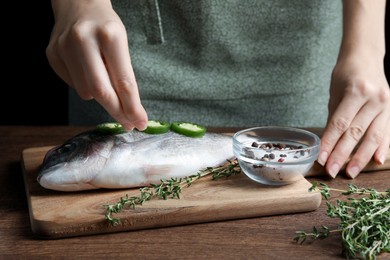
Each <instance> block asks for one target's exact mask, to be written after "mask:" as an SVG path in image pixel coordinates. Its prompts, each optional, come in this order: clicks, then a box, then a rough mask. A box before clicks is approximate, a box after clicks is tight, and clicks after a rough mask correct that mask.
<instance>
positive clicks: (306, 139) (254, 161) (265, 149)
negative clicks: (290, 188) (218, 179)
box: [233, 126, 320, 185]
mask: <svg viewBox="0 0 390 260" xmlns="http://www.w3.org/2000/svg"><path fill="white" fill-rule="evenodd" d="M319 148H320V138H319V137H318V136H317V135H316V134H314V133H311V132H309V131H306V130H303V129H299V128H293V127H283V126H260V127H253V128H248V129H244V130H241V131H238V132H236V133H235V134H234V135H233V153H234V156H235V157H236V158H237V161H238V163H239V165H240V167H241V169H242V171H243V172H244V173H245V174H246V175H247V176H248V177H249V178H251V179H252V180H254V181H256V182H259V183H262V184H266V185H286V184H290V183H293V182H296V181H298V180H301V179H303V178H304V176H305V175H306V174H307V172H308V171H309V170H310V168H311V167H312V166H313V164H314V162H315V161H316V160H317V158H318V153H319Z"/></svg>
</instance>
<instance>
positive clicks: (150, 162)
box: [37, 130, 234, 191]
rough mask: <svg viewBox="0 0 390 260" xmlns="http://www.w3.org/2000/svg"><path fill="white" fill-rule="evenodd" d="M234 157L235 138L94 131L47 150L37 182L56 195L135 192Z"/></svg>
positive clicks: (209, 134)
mask: <svg viewBox="0 0 390 260" xmlns="http://www.w3.org/2000/svg"><path fill="white" fill-rule="evenodd" d="M233 157H234V155H233V147H232V137H231V136H229V135H224V134H217V133H211V132H206V134H205V135H204V136H203V137H201V138H191V137H187V136H184V135H180V134H177V133H174V132H168V133H165V134H156V135H151V134H146V133H144V132H140V131H137V130H132V131H129V132H126V133H123V134H117V135H109V134H102V133H100V132H98V131H95V130H93V131H86V132H83V133H80V134H79V135H76V136H74V137H73V138H70V139H69V140H68V141H66V142H64V143H63V144H62V145H61V146H58V147H54V148H52V149H51V150H49V151H48V152H47V153H46V155H45V158H44V160H43V162H42V165H41V169H40V171H39V174H38V177H37V181H38V183H39V184H40V185H41V186H42V187H44V188H46V189H51V190H57V191H82V190H92V189H101V188H106V189H120V188H135V187H141V186H149V185H150V184H152V183H154V184H157V183H160V181H161V180H162V179H170V178H182V177H186V176H189V175H192V174H195V173H197V172H198V171H199V170H202V169H205V168H206V167H215V166H219V165H222V164H224V163H226V161H227V160H230V159H232V158H233Z"/></svg>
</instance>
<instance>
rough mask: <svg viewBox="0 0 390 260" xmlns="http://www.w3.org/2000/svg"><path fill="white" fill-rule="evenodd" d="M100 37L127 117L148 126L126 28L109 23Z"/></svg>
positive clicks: (142, 127) (115, 88) (114, 85)
mask: <svg viewBox="0 0 390 260" xmlns="http://www.w3.org/2000/svg"><path fill="white" fill-rule="evenodd" d="M98 38H99V42H100V43H101V44H100V46H101V51H102V53H103V56H104V61H105V65H106V68H107V70H108V73H109V75H110V80H111V83H112V85H113V87H114V90H115V92H116V94H117V97H118V98H119V102H120V104H121V110H122V111H123V112H124V115H125V116H126V119H127V120H128V121H130V122H131V123H132V124H133V125H134V126H135V127H136V128H138V129H144V128H146V124H147V115H146V112H145V109H144V108H143V106H142V105H141V100H140V96H139V92H138V86H137V82H136V79H135V75H134V71H133V67H132V66H131V62H130V54H129V51H128V43H127V35H126V33H125V28H124V27H123V28H119V27H118V26H116V24H112V23H107V24H106V25H105V28H104V30H101V31H100V33H99V36H98ZM134 126H131V125H130V126H129V127H134Z"/></svg>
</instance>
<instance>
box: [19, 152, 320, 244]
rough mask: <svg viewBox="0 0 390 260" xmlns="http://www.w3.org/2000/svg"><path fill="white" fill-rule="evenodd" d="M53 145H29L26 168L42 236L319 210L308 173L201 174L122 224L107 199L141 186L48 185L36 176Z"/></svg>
mask: <svg viewBox="0 0 390 260" xmlns="http://www.w3.org/2000/svg"><path fill="white" fill-rule="evenodd" d="M51 147H52V146H43V147H32V148H26V149H24V150H23V152H22V158H21V161H22V169H23V176H24V182H25V188H26V194H27V201H28V207H29V213H30V222H31V228H32V230H33V232H34V234H35V235H37V236H39V237H41V238H47V239H56V238H63V237H73V236H83V235H91V234H103V233H112V232H119V231H130V230H139V229H149V228H157V227H167V226H178V225H188V224H194V223H205V222H214V221H224V220H232V219H242V218H252V217H261V216H271V215H280V214H288V213H298V212H308V211H313V210H316V209H317V208H318V207H319V205H320V203H321V195H320V194H319V193H317V192H309V191H308V188H309V187H310V186H311V184H310V183H309V182H308V181H307V180H306V179H302V180H301V181H298V182H296V183H294V184H290V185H286V186H279V187H270V186H264V185H260V184H257V183H255V182H253V181H251V180H250V179H249V178H247V177H246V176H245V175H244V174H241V175H238V176H234V177H230V178H228V179H221V180H216V181H212V180H211V178H205V179H203V180H198V181H197V182H196V183H194V184H193V185H191V187H190V188H186V189H185V190H184V191H183V193H182V197H181V198H180V199H169V200H152V201H148V202H147V203H145V204H144V205H142V206H139V207H136V209H127V210H125V211H123V212H122V213H121V214H119V215H118V216H119V217H120V219H121V224H120V225H118V226H109V225H108V224H107V222H106V221H105V219H104V206H103V205H104V204H107V203H108V204H113V203H115V202H117V201H118V200H119V199H120V198H121V197H124V196H125V195H126V194H128V195H129V196H133V195H138V194H139V191H138V189H121V190H103V189H101V190H95V191H83V192H58V191H52V190H47V189H44V188H43V187H41V186H40V185H39V183H38V182H37V181H36V177H37V173H38V170H39V167H40V165H41V163H42V160H43V158H44V155H45V154H46V152H47V151H48V150H49V149H50V148H51Z"/></svg>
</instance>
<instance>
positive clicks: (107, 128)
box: [96, 122, 126, 135]
mask: <svg viewBox="0 0 390 260" xmlns="http://www.w3.org/2000/svg"><path fill="white" fill-rule="evenodd" d="M96 128H97V130H98V131H99V132H101V133H104V134H112V135H115V134H122V133H125V132H126V129H125V128H123V126H122V125H121V124H119V123H117V122H108V123H102V124H98V125H97V126H96Z"/></svg>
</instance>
